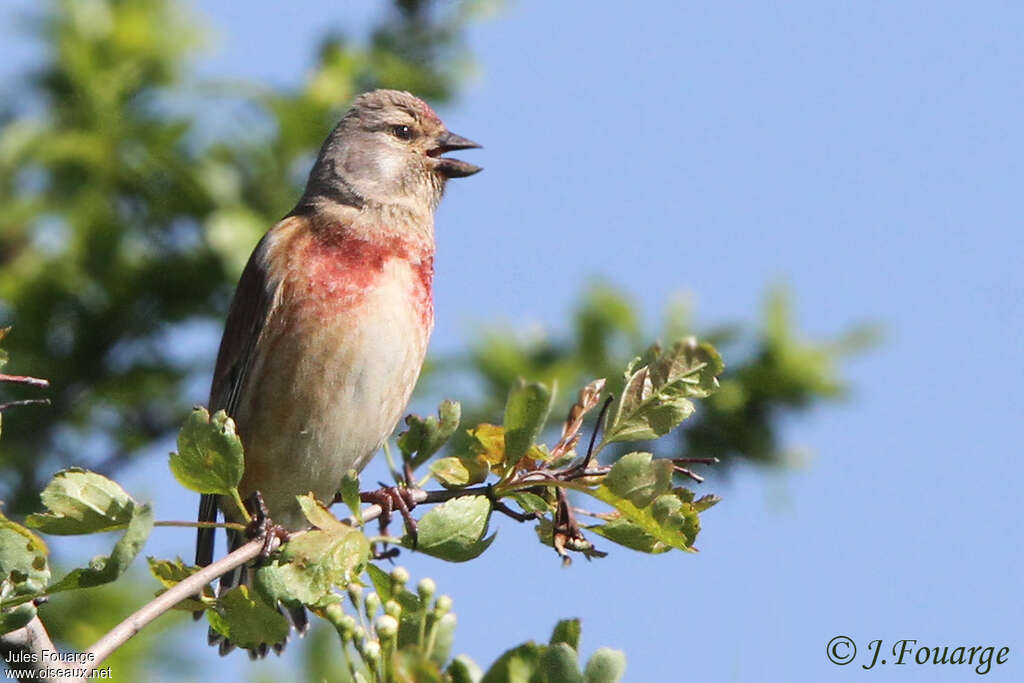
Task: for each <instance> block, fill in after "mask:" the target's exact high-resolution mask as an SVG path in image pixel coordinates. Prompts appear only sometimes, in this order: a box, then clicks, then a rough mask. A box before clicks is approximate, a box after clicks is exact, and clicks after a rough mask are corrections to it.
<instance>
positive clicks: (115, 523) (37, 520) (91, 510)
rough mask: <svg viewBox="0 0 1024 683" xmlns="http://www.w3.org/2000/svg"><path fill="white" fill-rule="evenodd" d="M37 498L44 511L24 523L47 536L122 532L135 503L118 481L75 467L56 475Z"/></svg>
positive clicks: (27, 518) (26, 519)
mask: <svg viewBox="0 0 1024 683" xmlns="http://www.w3.org/2000/svg"><path fill="white" fill-rule="evenodd" d="M40 498H41V499H42V501H43V505H44V506H46V510H47V512H45V513H35V514H31V515H29V516H28V517H26V518H25V524H26V525H27V526H30V527H32V528H34V529H38V530H39V531H42V532H43V533H46V534H57V535H73V534H93V533H96V532H99V531H111V530H114V529H122V528H124V527H125V526H127V525H128V523H129V522H130V521H131V518H132V513H133V512H134V510H135V501H134V500H133V499H132V497H131V496H129V495H128V494H127V493H125V491H124V489H122V488H121V486H120V485H119V484H117V482H114V481H111V480H110V479H107V478H106V477H104V476H103V475H101V474H96V473H95V472H88V471H86V470H83V469H80V468H77V467H75V468H71V469H67V470H62V471H60V472H58V473H57V474H55V475H54V477H53V479H52V480H50V483H49V484H47V485H46V488H45V489H43V492H42V493H41V494H40Z"/></svg>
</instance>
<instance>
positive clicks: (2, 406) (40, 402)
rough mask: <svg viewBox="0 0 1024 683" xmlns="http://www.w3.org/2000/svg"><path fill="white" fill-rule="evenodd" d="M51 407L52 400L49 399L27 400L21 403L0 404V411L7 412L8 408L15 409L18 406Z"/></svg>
mask: <svg viewBox="0 0 1024 683" xmlns="http://www.w3.org/2000/svg"><path fill="white" fill-rule="evenodd" d="M48 405H50V399H48V398H25V399H22V400H20V401H8V402H7V403H0V410H7V409H8V408H14V407H17V406H48Z"/></svg>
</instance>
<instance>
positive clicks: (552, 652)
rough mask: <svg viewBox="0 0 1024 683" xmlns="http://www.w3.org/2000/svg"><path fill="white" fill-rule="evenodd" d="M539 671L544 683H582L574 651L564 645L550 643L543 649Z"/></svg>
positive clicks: (581, 675)
mask: <svg viewBox="0 0 1024 683" xmlns="http://www.w3.org/2000/svg"><path fill="white" fill-rule="evenodd" d="M540 671H541V680H543V681H544V682H545V683H583V674H582V673H581V672H580V667H579V663H578V662H577V655H576V650H574V649H573V648H572V647H570V646H569V645H567V644H566V643H552V644H551V645H549V646H548V647H546V648H544V651H543V653H542V654H541V657H540Z"/></svg>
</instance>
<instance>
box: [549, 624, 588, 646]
mask: <svg viewBox="0 0 1024 683" xmlns="http://www.w3.org/2000/svg"><path fill="white" fill-rule="evenodd" d="M582 630H583V629H582V626H581V624H580V620H579V619H563V620H562V621H560V622H558V623H557V624H555V628H554V630H553V631H552V632H551V640H549V641H548V642H549V644H551V645H554V644H555V643H565V644H566V645H568V646H569V647H571V648H572V649H573V650H576V651H577V652H579V649H580V633H581V632H582Z"/></svg>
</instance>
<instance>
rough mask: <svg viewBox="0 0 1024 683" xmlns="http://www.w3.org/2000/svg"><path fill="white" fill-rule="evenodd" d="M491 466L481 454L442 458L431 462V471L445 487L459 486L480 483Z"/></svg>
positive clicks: (485, 477)
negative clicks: (472, 456)
mask: <svg viewBox="0 0 1024 683" xmlns="http://www.w3.org/2000/svg"><path fill="white" fill-rule="evenodd" d="M489 472H490V467H489V466H488V464H487V462H486V461H485V460H484V459H483V458H482V457H480V456H477V457H476V458H469V457H463V458H459V457H454V456H449V457H447V458H440V459H438V460H435V461H434V462H432V463H430V473H431V474H432V475H434V478H435V479H437V481H438V482H440V484H441V486H444V487H445V488H459V487H463V486H470V485H472V484H479V483H480V482H482V481H484V480H485V479H487V475H488V473H489Z"/></svg>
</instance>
